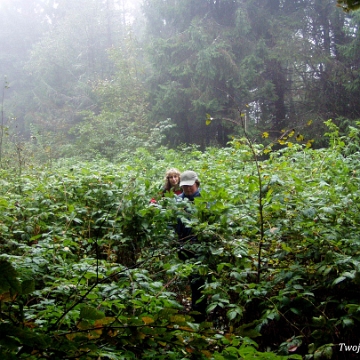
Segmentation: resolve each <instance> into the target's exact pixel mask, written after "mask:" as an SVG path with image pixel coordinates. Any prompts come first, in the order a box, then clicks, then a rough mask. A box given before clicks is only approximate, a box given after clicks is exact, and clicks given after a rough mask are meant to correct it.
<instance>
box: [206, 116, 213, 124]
mask: <svg viewBox="0 0 360 360" xmlns="http://www.w3.org/2000/svg"><path fill="white" fill-rule="evenodd" d="M213 120H214V119H213V118H212V117H211V115H210V114H206V121H205V124H206V125H210V124H211V121H213Z"/></svg>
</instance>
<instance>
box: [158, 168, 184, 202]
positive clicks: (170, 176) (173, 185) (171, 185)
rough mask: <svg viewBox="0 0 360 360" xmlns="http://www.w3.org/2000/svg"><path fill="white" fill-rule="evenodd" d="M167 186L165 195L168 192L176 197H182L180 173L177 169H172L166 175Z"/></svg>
mask: <svg viewBox="0 0 360 360" xmlns="http://www.w3.org/2000/svg"><path fill="white" fill-rule="evenodd" d="M164 181H165V184H164V187H163V190H162V193H163V195H165V194H166V193H167V192H173V193H174V194H175V195H180V194H181V193H182V189H181V187H180V171H179V170H178V169H176V168H171V169H169V170H167V171H166V173H165V179H164Z"/></svg>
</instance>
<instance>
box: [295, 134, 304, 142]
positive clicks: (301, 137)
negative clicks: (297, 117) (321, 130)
mask: <svg viewBox="0 0 360 360" xmlns="http://www.w3.org/2000/svg"><path fill="white" fill-rule="evenodd" d="M296 140H297V141H303V140H304V137H303V136H302V135H301V134H297V135H296Z"/></svg>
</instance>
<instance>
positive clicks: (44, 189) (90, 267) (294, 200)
mask: <svg viewBox="0 0 360 360" xmlns="http://www.w3.org/2000/svg"><path fill="white" fill-rule="evenodd" d="M327 126H328V127H329V133H328V137H329V138H330V141H331V148H329V149H321V150H313V149H311V148H307V147H306V146H305V145H299V144H294V145H293V146H292V147H288V146H287V147H285V148H283V149H280V150H274V149H273V150H272V152H271V153H269V158H268V159H267V160H264V161H261V162H259V163H258V165H259V169H260V175H261V184H262V186H261V187H260V183H259V179H258V176H257V169H256V166H255V164H254V161H253V152H252V151H251V150H250V149H249V146H248V145H247V143H246V141H244V140H241V139H240V140H237V139H235V140H233V141H232V143H231V144H229V145H230V146H229V147H227V148H223V149H215V148H209V149H207V151H205V152H201V151H199V150H198V148H197V147H188V148H185V147H184V148H182V149H179V150H178V151H177V152H175V151H173V150H166V149H164V148H162V149H160V150H159V151H155V152H154V153H150V152H148V151H147V150H145V149H139V150H138V151H136V152H135V153H134V154H133V156H132V157H131V158H128V159H122V162H121V163H118V164H114V163H109V162H106V161H104V160H103V161H97V162H96V163H95V162H89V163H85V162H75V161H62V162H58V163H55V164H53V167H52V168H51V169H41V168H37V169H31V168H27V169H26V171H25V170H24V172H23V174H22V176H21V177H16V178H14V177H13V176H12V174H11V173H10V172H8V170H6V169H2V170H1V180H0V182H1V187H0V211H1V213H2V217H1V219H0V247H1V254H2V255H1V256H0V306H1V307H0V320H1V321H0V353H1V358H4V359H15V358H16V359H21V358H30V359H40V358H54V359H62V358H70V357H74V358H79V359H89V358H97V359H115V358H116V359H137V358H141V359H150V358H152V359H191V358H196V359H220V360H222V359H225V360H227V359H253V358H255V357H256V358H259V359H286V358H292V359H301V358H306V359H322V358H325V359H326V358H333V359H338V358H339V359H340V358H341V355H342V353H341V352H339V347H338V345H336V344H340V343H346V344H347V345H350V344H354V345H357V344H358V339H357V337H356V334H358V330H359V326H360V324H359V321H360V316H359V314H360V307H359V304H358V299H359V295H360V294H359V283H360V247H359V241H358V239H359V235H360V230H359V226H358V224H359V222H360V216H359V214H360V213H359V206H358V204H359V198H360V191H359V189H360V186H359V185H360V184H359V182H360V180H359V171H360V166H359V161H358V152H356V151H355V152H351V151H350V152H346V149H347V148H351V149H354V147H352V146H351V144H353V145H356V146H358V144H357V142H358V138H357V135H356V134H357V133H358V132H357V128H356V127H354V128H353V129H351V134H352V135H351V136H349V137H347V138H345V137H341V136H340V135H339V133H338V129H337V127H336V126H334V125H333V124H332V123H331V122H330V121H329V122H327ZM253 150H254V151H255V152H257V151H258V152H259V154H261V153H262V150H263V149H262V147H261V146H255V145H254V148H253ZM344 154H346V156H345V155H344ZM169 164H171V166H176V167H178V168H180V169H181V170H185V169H184V167H183V164H186V168H191V169H196V171H197V172H198V173H199V177H200V180H201V194H202V196H201V197H200V198H197V199H196V201H195V203H194V204H189V203H186V202H185V203H184V202H179V201H176V198H174V197H173V196H166V197H164V198H161V197H157V194H158V189H159V186H160V185H161V184H162V177H163V174H164V171H165V169H166V168H167V167H168V166H169ZM260 192H261V194H262V196H263V198H262V204H263V218H262V219H261V218H260V217H259V206H258V205H259V204H258V201H259V193H260ZM153 197H155V198H157V203H156V204H154V203H151V202H150V199H151V198H153ZM185 207H186V209H185ZM178 217H183V218H184V219H185V218H186V219H187V220H186V221H188V223H189V225H191V226H192V227H193V229H194V231H195V232H196V233H197V235H198V239H199V241H198V242H197V243H193V244H188V246H189V250H191V251H194V252H196V254H197V255H198V256H197V258H196V259H189V260H187V261H185V262H182V261H180V260H179V259H178V258H177V255H176V253H177V250H178V243H177V238H176V236H175V234H174V231H173V225H174V224H175V222H176V219H177V218H178ZM261 226H263V228H264V233H263V236H261ZM259 241H262V251H261V256H260V259H259ZM259 260H260V262H259ZM259 265H260V267H259ZM259 269H260V271H259ZM194 273H198V274H200V275H201V276H202V277H203V278H204V279H205V285H204V288H203V294H204V296H205V297H206V298H207V300H208V307H207V319H206V321H205V322H202V323H196V322H195V321H194V315H196V314H194V313H193V312H192V311H190V310H189V308H188V298H189V289H188V286H187V281H188V277H189V275H191V274H194ZM258 274H259V275H260V276H258Z"/></svg>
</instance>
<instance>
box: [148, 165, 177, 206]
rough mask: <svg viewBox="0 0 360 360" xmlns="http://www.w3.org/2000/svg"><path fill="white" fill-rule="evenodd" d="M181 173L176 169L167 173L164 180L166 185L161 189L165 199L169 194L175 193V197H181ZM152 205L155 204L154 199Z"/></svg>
mask: <svg viewBox="0 0 360 360" xmlns="http://www.w3.org/2000/svg"><path fill="white" fill-rule="evenodd" d="M179 183H180V171H179V170H178V169H176V168H171V169H169V170H167V171H166V173H165V178H164V185H163V187H162V189H161V192H160V194H161V196H162V197H164V196H165V195H166V194H167V193H174V194H175V195H180V194H181V193H182V189H181V188H180V185H179ZM150 202H151V203H153V204H155V203H156V199H155V198H152V199H151V200H150Z"/></svg>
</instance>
